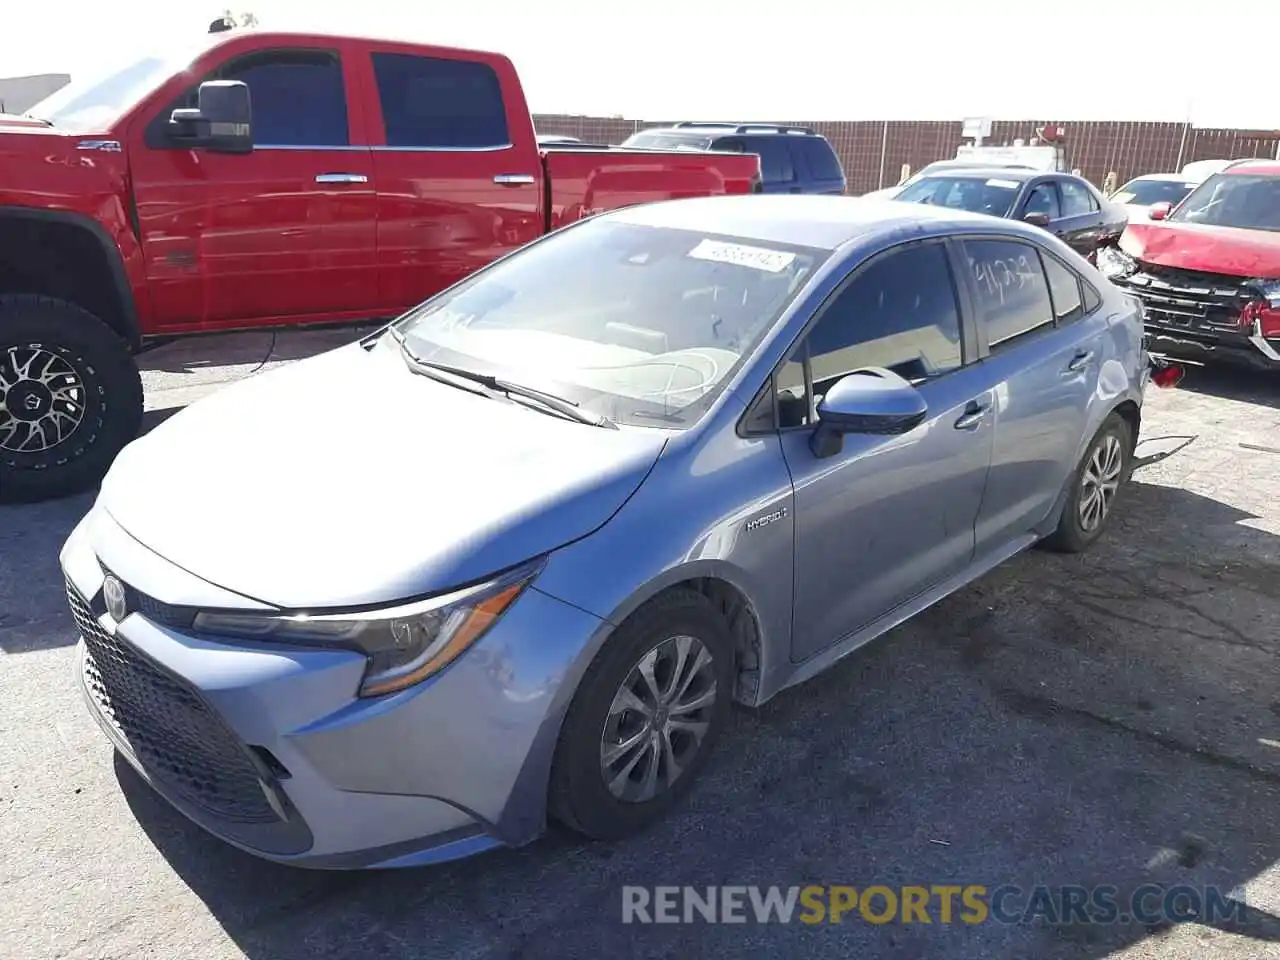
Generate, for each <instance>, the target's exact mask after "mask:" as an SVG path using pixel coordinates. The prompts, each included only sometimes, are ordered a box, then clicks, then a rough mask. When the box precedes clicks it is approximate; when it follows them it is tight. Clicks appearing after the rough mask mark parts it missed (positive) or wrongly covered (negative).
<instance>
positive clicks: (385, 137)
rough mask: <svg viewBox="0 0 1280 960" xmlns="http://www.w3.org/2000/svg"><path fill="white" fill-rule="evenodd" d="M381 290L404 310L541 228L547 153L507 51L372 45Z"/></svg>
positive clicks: (392, 307) (391, 308) (368, 65)
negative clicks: (486, 52)
mask: <svg viewBox="0 0 1280 960" xmlns="http://www.w3.org/2000/svg"><path fill="white" fill-rule="evenodd" d="M367 49H368V50H369V53H368V54H366V55H365V57H364V61H363V69H364V71H365V84H366V89H368V90H370V91H372V96H370V97H368V101H369V102H368V107H367V109H368V110H369V112H370V114H371V117H370V129H371V132H372V137H373V144H374V146H373V172H374V177H375V179H376V181H377V185H378V228H377V229H378V259H379V263H380V272H379V276H380V283H379V289H380V290H381V295H382V306H383V312H391V313H396V312H399V311H402V310H404V309H405V308H407V307H410V306H412V305H414V304H416V303H419V302H421V301H422V300H424V299H426V298H427V297H429V296H431V295H433V294H435V293H437V292H439V291H440V290H443V289H444V288H445V287H448V286H450V285H451V284H453V283H455V282H457V281H458V280H461V279H462V278H463V277H465V276H467V275H468V274H470V273H472V272H474V271H475V270H478V269H479V268H480V267H483V266H485V265H486V264H488V263H489V262H490V261H492V260H495V259H497V258H498V257H500V256H502V255H503V254H505V253H507V252H509V251H510V250H513V249H515V248H516V247H518V246H521V245H522V244H525V243H527V242H529V241H530V240H533V239H535V238H536V237H538V236H539V235H540V234H541V233H542V232H543V220H542V209H543V206H542V201H543V193H544V191H545V184H544V182H543V179H544V178H543V168H542V158H541V155H540V154H539V152H538V147H537V143H536V141H535V139H534V133H533V123H532V121H531V119H530V116H529V113H528V108H527V107H526V105H525V100H524V96H523V94H522V92H521V89H520V84H519V80H518V78H517V77H516V73H515V69H514V68H513V67H512V66H511V63H510V62H509V61H508V60H506V59H505V58H503V57H498V56H492V55H484V54H470V55H468V54H466V53H464V52H460V51H456V50H444V49H435V48H426V47H419V46H407V45H399V44H379V43H373V44H371V45H369V47H368V48H367Z"/></svg>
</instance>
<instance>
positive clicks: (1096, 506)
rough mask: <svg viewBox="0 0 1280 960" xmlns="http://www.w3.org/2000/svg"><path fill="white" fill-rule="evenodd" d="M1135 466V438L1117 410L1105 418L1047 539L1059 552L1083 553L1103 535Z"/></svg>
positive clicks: (1052, 547) (1084, 457)
mask: <svg viewBox="0 0 1280 960" xmlns="http://www.w3.org/2000/svg"><path fill="white" fill-rule="evenodd" d="M1132 469H1133V437H1132V434H1131V430H1130V427H1129V424H1128V423H1127V422H1126V421H1125V419H1124V418H1123V417H1121V416H1120V415H1119V414H1118V413H1113V414H1111V415H1110V416H1108V417H1107V419H1106V420H1104V421H1103V423H1102V426H1101V427H1099V428H1098V432H1097V433H1096V434H1094V436H1093V439H1092V440H1091V441H1090V442H1089V446H1088V447H1086V448H1085V452H1084V456H1083V457H1081V458H1080V463H1079V464H1078V465H1077V466H1076V469H1075V472H1074V473H1073V474H1072V475H1071V481H1070V482H1071V486H1070V488H1069V491H1068V493H1067V501H1066V503H1065V504H1064V505H1063V508H1062V516H1061V518H1059V520H1058V528H1057V529H1056V530H1055V531H1054V532H1053V533H1052V534H1051V535H1050V536H1049V537H1048V538H1047V539H1046V540H1045V541H1044V543H1045V546H1047V547H1048V548H1049V549H1051V550H1056V551H1058V552H1059V553H1080V552H1082V551H1084V550H1087V549H1088V548H1089V547H1090V546H1092V545H1093V542H1094V541H1095V540H1097V539H1098V538H1099V537H1100V536H1102V531H1103V530H1104V529H1106V526H1107V521H1109V520H1110V519H1111V514H1112V512H1113V508H1114V507H1115V502H1116V499H1117V497H1118V495H1119V494H1120V491H1121V490H1122V489H1123V488H1124V485H1125V484H1126V483H1128V482H1129V475H1130V473H1131V471H1132Z"/></svg>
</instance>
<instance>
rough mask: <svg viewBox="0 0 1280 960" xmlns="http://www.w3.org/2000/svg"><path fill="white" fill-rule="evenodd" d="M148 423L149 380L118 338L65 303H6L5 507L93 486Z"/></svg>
mask: <svg viewBox="0 0 1280 960" xmlns="http://www.w3.org/2000/svg"><path fill="white" fill-rule="evenodd" d="M141 423H142V380H141V378H140V377H139V375H138V368H137V366H136V365H135V364H134V362H133V357H132V355H131V354H130V352H129V348H128V345H127V344H126V343H125V342H124V341H123V340H122V339H120V337H118V336H117V335H116V334H115V332H114V331H112V330H111V329H110V328H109V327H108V326H107V325H106V324H104V323H103V322H102V321H101V320H99V319H98V318H97V317H95V316H93V314H91V313H88V312H86V311H84V310H82V309H80V308H79V307H77V306H75V305H74V304H70V303H66V302H64V301H62V300H53V299H50V298H48V297H37V296H29V295H25V294H23V295H7V296H0V502H6V503H17V502H23V501H33V500H44V499H48V498H51V497H59V496H65V495H67V494H71V493H78V492H80V491H82V490H85V489H87V488H89V487H91V486H92V485H93V484H95V483H97V482H98V481H99V480H101V479H102V477H103V475H104V474H105V473H106V472H107V468H108V467H109V466H111V461H112V460H114V459H115V456H116V454H117V453H119V452H120V450H121V448H122V447H123V446H124V445H125V444H127V443H128V442H129V441H130V440H132V439H133V438H134V437H136V436H137V435H138V428H139V427H140V426H141Z"/></svg>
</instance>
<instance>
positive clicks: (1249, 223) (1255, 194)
mask: <svg viewBox="0 0 1280 960" xmlns="http://www.w3.org/2000/svg"><path fill="white" fill-rule="evenodd" d="M1169 220H1172V221H1177V222H1181V223H1203V224H1205V225H1207V226H1214V227H1239V228H1240V229H1242V230H1280V177H1277V176H1265V175H1264V176H1250V175H1249V174H1242V173H1236V174H1222V173H1219V174H1215V175H1214V176H1212V177H1210V178H1209V179H1208V180H1206V181H1205V182H1204V183H1202V184H1200V186H1199V187H1197V188H1196V189H1195V190H1193V191H1192V192H1191V195H1190V196H1189V197H1187V198H1186V199H1185V200H1184V201H1182V204H1181V205H1180V206H1179V207H1178V208H1177V209H1176V210H1175V211H1174V212H1173V213H1172V214H1170V216H1169Z"/></svg>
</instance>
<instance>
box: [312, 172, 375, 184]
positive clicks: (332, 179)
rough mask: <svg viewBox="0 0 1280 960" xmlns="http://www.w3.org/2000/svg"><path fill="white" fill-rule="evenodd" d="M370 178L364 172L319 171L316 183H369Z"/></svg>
mask: <svg viewBox="0 0 1280 960" xmlns="http://www.w3.org/2000/svg"><path fill="white" fill-rule="evenodd" d="M368 182H369V178H368V177H366V176H365V175H364V174H363V173H319V174H316V183H368Z"/></svg>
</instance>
